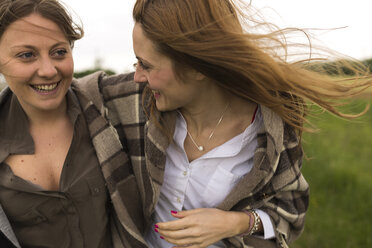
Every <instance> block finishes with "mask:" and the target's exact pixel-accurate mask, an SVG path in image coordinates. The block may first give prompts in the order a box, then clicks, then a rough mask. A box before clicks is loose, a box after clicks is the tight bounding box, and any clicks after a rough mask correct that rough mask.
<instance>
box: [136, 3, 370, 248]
mask: <svg viewBox="0 0 372 248" xmlns="http://www.w3.org/2000/svg"><path fill="white" fill-rule="evenodd" d="M243 6H244V5H243ZM245 6H246V8H250V7H251V6H250V5H245ZM245 10H247V9H245V8H244V7H242V5H237V4H236V1H235V2H233V1H232V0H203V1H200V0H172V1H167V0H152V1H148V0H137V1H136V3H135V6H134V9H133V18H134V21H135V26H134V29H133V47H134V52H135V55H136V58H137V60H138V62H137V66H136V72H135V75H134V80H135V81H136V82H141V83H146V84H147V89H146V90H147V94H146V95H145V98H144V99H145V110H146V112H147V114H148V115H149V118H150V119H149V122H148V123H147V129H146V130H147V134H146V135H147V137H150V138H149V139H148V143H147V144H146V148H148V149H146V150H145V154H146V162H147V167H148V170H149V175H150V176H149V178H150V179H149V180H150V182H151V184H150V185H151V187H149V188H151V190H149V191H151V193H149V194H148V195H149V196H151V199H147V200H146V201H145V202H147V206H145V211H146V213H145V216H147V217H148V218H149V223H150V225H149V228H148V229H147V232H146V237H145V238H146V241H147V242H148V243H149V245H150V246H151V247H174V246H175V247H185V246H186V247H243V245H247V247H287V244H288V243H290V242H292V241H294V240H295V239H296V238H298V237H299V235H300V234H301V232H302V231H303V228H304V220H305V215H306V211H307V207H308V199H309V198H308V197H309V186H308V184H307V182H306V181H305V179H304V177H303V175H302V174H301V171H300V168H301V164H302V158H303V153H302V147H301V142H300V140H301V134H302V131H306V130H311V129H310V128H309V127H306V126H304V124H306V123H307V122H308V120H307V118H306V116H307V114H308V112H309V110H308V104H310V103H314V104H316V105H318V106H320V107H321V108H323V109H325V110H327V111H329V112H332V113H333V114H335V115H338V116H341V117H356V116H358V114H356V115H354V116H353V115H347V114H344V113H342V112H340V111H338V110H337V106H338V105H339V104H340V102H339V101H338V100H339V99H344V98H348V97H351V96H353V95H355V94H357V93H359V92H360V91H362V90H363V89H365V88H367V87H369V86H370V85H371V82H370V81H363V82H361V83H358V82H359V81H356V83H354V84H350V83H341V82H335V81H334V79H330V78H329V77H327V76H325V75H324V74H323V73H319V72H314V71H311V70H309V69H308V67H307V64H308V63H309V62H311V58H308V59H307V60H303V61H300V62H298V63H294V62H288V61H286V59H285V55H288V54H287V52H288V51H287V48H288V47H287V44H286V42H285V41H283V39H282V38H283V37H285V35H286V32H287V31H286V30H274V31H273V32H270V33H268V34H262V33H257V32H254V31H255V30H257V29H256V28H257V27H260V25H259V23H258V22H254V21H252V20H249V19H247V18H248V16H247V15H246V14H245V13H244V11H245ZM243 23H245V24H251V25H252V26H243ZM253 24H254V25H253ZM263 26H270V25H269V24H266V25H263ZM271 27H273V26H271ZM250 28H251V29H250ZM281 54H282V55H283V56H280V55H281ZM306 62H307V63H306ZM344 66H350V67H352V65H347V64H345V65H344ZM336 68H337V66H336ZM362 69H363V68H362ZM351 70H352V71H354V72H356V73H358V70H360V68H359V69H355V68H351ZM162 135H165V136H166V137H168V139H167V140H164V139H163V138H161V136H162ZM150 148H151V149H150ZM164 155H165V156H166V159H164V160H162V159H159V157H162V156H164ZM244 247H246V246H244Z"/></svg>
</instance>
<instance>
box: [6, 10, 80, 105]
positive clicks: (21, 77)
mask: <svg viewBox="0 0 372 248" xmlns="http://www.w3.org/2000/svg"><path fill="white" fill-rule="evenodd" d="M73 67H74V66H73V59H72V51H71V47H70V44H69V41H68V40H67V39H66V37H65V35H64V33H63V32H62V30H61V29H60V28H59V27H58V26H57V24H55V23H54V22H52V21H50V20H49V19H45V18H43V17H41V16H40V15H37V14H31V15H29V16H27V17H24V18H21V19H19V20H17V21H15V22H13V23H12V24H10V25H9V27H8V28H7V29H6V30H5V32H4V34H3V35H2V37H1V39H0V72H1V73H2V74H3V75H4V77H5V79H6V82H7V84H8V85H9V88H10V89H11V90H12V91H13V93H14V94H15V95H16V96H17V98H18V100H19V101H20V103H21V105H22V107H23V108H24V109H25V110H26V111H27V110H31V111H53V110H56V109H57V108H59V107H61V105H62V102H63V101H64V99H65V94H66V92H67V90H68V88H69V86H70V84H71V81H72V77H73Z"/></svg>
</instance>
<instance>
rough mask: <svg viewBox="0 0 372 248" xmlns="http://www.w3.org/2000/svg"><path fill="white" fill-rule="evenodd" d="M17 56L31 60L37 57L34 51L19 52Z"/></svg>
mask: <svg viewBox="0 0 372 248" xmlns="http://www.w3.org/2000/svg"><path fill="white" fill-rule="evenodd" d="M28 55H31V56H28ZM17 57H18V58H20V59H26V60H29V59H32V58H33V57H35V54H34V53H33V52H23V53H20V54H18V55H17Z"/></svg>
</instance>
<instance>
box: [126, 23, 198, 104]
mask: <svg viewBox="0 0 372 248" xmlns="http://www.w3.org/2000/svg"><path fill="white" fill-rule="evenodd" d="M133 49H134V53H135V54H136V57H137V59H138V63H137V67H136V72H135V75H134V80H135V81H136V82H147V83H148V86H149V87H150V88H151V89H152V91H153V94H154V98H155V100H156V107H157V109H158V110H160V111H169V110H175V109H178V108H187V107H189V106H191V105H196V104H197V102H198V101H197V99H198V98H199V97H201V95H202V92H203V89H204V87H205V83H204V82H203V79H204V76H203V75H201V74H200V73H198V72H195V71H193V70H191V69H190V70H188V71H187V74H186V77H187V79H188V80H187V82H183V81H181V80H180V79H179V78H177V77H176V75H175V73H174V69H173V65H172V61H171V60H170V59H169V58H168V57H166V56H164V55H162V54H160V53H159V52H157V51H156V49H155V45H154V43H153V42H152V41H151V40H150V39H148V38H147V37H146V36H145V35H144V33H143V30H142V27H141V25H140V24H135V26H134V29H133Z"/></svg>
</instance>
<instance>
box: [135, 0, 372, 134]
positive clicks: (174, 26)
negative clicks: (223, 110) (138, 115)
mask: <svg viewBox="0 0 372 248" xmlns="http://www.w3.org/2000/svg"><path fill="white" fill-rule="evenodd" d="M249 10H253V7H252V6H251V4H243V3H242V2H237V1H232V0H202V1H201V0H137V1H136V3H135V5H134V9H133V18H134V21H135V22H136V23H139V24H141V25H142V29H143V31H144V33H145V36H146V37H147V38H149V39H150V40H151V41H153V42H154V44H155V47H156V49H157V50H158V52H160V53H161V54H163V55H165V56H167V57H169V58H170V59H171V60H172V62H173V66H174V70H175V73H176V75H177V76H179V77H182V76H183V75H182V72H183V70H182V69H181V68H184V67H185V66H186V67H189V68H193V69H195V70H196V71H199V72H201V73H202V74H204V75H205V76H207V77H209V78H211V79H213V80H214V81H215V82H216V83H217V84H218V85H219V86H220V87H222V88H224V89H226V90H228V91H230V92H232V93H233V94H235V95H238V96H241V97H243V98H245V99H247V100H250V101H253V102H256V103H258V104H261V105H264V106H266V107H268V108H270V109H271V110H273V111H274V112H275V113H277V114H278V115H279V116H280V117H281V118H282V119H283V120H284V121H285V122H286V123H288V124H289V125H291V126H293V127H294V128H295V129H296V130H297V131H298V133H299V136H301V134H302V131H314V130H315V129H313V128H310V127H305V126H304V124H305V123H308V120H307V118H306V117H307V114H308V112H309V107H308V106H309V103H315V104H316V105H318V106H320V107H321V108H322V109H324V110H326V111H329V112H331V113H333V114H335V115H337V116H340V117H344V118H354V117H357V116H360V115H362V114H363V113H364V112H365V111H367V109H368V106H367V107H366V108H365V109H364V111H362V112H361V113H356V114H346V113H343V112H341V111H339V110H338V108H337V107H338V106H340V105H342V102H340V100H342V99H345V98H350V97H352V96H354V95H356V94H358V93H360V92H361V91H363V90H364V89H366V88H368V87H369V86H371V84H372V83H371V81H370V80H353V81H351V80H347V79H340V80H335V79H334V78H330V77H329V76H327V75H326V73H324V70H323V69H320V68H322V67H321V66H320V67H317V66H311V68H312V70H309V68H308V67H309V66H308V65H309V64H312V65H313V64H314V63H312V62H313V61H314V58H312V57H311V56H310V55H309V56H308V57H307V58H306V59H303V60H300V61H297V62H287V60H288V57H289V56H288V55H289V53H288V47H289V44H288V43H287V41H286V37H287V35H288V34H289V33H293V32H297V31H300V32H302V33H303V34H305V36H307V32H305V31H304V30H298V29H278V28H276V27H275V26H274V25H273V24H270V23H265V22H262V21H258V19H256V20H255V18H254V15H250V14H249ZM257 14H258V13H257V12H256V15H257ZM261 27H268V29H267V30H269V32H265V33H264V34H263V33H262V32H258V31H257V30H259V29H260V28H261ZM308 47H309V48H310V50H309V51H310V52H309V54H311V43H309V45H308ZM333 65H334V67H335V69H336V70H339V68H341V67H343V68H345V67H346V68H348V69H349V70H351V71H352V72H353V73H354V75H355V77H354V79H355V78H360V77H363V76H365V75H367V69H366V68H365V67H364V66H363V65H362V64H361V63H358V62H351V63H350V62H347V61H342V62H340V64H337V63H335V64H333ZM316 68H318V69H316ZM348 81H350V82H348ZM150 103H151V105H152V107H151V109H152V110H151V113H154V112H155V111H156V109H155V108H156V107H155V105H154V101H153V100H151V101H150ZM165 130H166V128H165Z"/></svg>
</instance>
